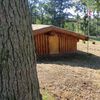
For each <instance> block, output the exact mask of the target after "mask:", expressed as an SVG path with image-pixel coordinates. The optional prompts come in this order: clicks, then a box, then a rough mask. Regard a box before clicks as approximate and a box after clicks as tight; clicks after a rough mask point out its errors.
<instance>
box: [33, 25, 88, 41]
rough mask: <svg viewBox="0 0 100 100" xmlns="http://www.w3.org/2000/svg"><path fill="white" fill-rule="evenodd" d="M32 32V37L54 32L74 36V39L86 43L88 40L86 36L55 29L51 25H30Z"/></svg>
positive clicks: (58, 28)
mask: <svg viewBox="0 0 100 100" xmlns="http://www.w3.org/2000/svg"><path fill="white" fill-rule="evenodd" d="M32 30H33V31H34V33H35V34H34V35H36V34H42V33H48V32H51V31H54V32H58V33H64V34H67V35H71V36H74V37H76V38H78V39H81V40H86V41H88V39H89V37H88V36H86V35H82V34H79V33H76V32H73V31H68V30H66V29H63V28H60V27H56V26H53V25H34V24H32Z"/></svg>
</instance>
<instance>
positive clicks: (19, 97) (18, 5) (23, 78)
mask: <svg viewBox="0 0 100 100" xmlns="http://www.w3.org/2000/svg"><path fill="white" fill-rule="evenodd" d="M30 19H31V18H30V16H29V8H28V1H27V0H0V100H40V92H39V83H38V78H37V72H36V58H35V52H34V51H35V50H34V43H33V37H32V29H31V20H30Z"/></svg>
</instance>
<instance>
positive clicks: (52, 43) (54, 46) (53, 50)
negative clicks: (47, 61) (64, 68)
mask: <svg viewBox="0 0 100 100" xmlns="http://www.w3.org/2000/svg"><path fill="white" fill-rule="evenodd" d="M49 53H50V54H58V53H59V41H58V36H57V35H51V36H49Z"/></svg>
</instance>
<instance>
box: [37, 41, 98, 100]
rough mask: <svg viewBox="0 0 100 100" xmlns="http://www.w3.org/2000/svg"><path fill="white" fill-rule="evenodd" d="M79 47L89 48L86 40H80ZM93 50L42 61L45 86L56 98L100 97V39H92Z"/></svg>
mask: <svg viewBox="0 0 100 100" xmlns="http://www.w3.org/2000/svg"><path fill="white" fill-rule="evenodd" d="M78 49H79V50H81V51H85V52H86V44H84V43H82V42H80V43H79V44H78ZM89 52H90V53H92V54H86V53H83V52H79V53H77V54H75V55H72V56H69V57H63V58H61V57H60V58H58V57H57V58H55V57H53V58H51V59H48V60H47V59H46V60H42V61H41V62H38V64H37V71H38V77H39V83H40V87H41V89H42V90H45V91H48V92H49V93H50V94H52V95H54V97H55V100H100V42H96V44H95V45H93V44H92V43H91V42H90V49H89ZM55 59H56V60H55ZM47 100H51V99H50V98H48V99H47Z"/></svg>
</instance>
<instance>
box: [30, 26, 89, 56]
mask: <svg viewBox="0 0 100 100" xmlns="http://www.w3.org/2000/svg"><path fill="white" fill-rule="evenodd" d="M32 29H33V35H34V40H35V48H36V54H37V56H42V55H51V54H66V53H75V52H76V51H77V42H78V41H79V40H80V39H81V40H88V37H87V36H84V35H80V34H78V33H75V32H71V31H68V30H65V29H63V28H59V27H56V26H52V25H32Z"/></svg>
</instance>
